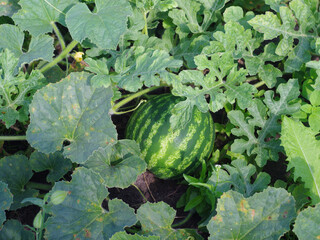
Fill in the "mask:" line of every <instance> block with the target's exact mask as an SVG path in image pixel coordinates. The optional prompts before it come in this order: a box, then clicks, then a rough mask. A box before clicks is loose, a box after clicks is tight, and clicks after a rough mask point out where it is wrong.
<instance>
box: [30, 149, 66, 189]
mask: <svg viewBox="0 0 320 240" xmlns="http://www.w3.org/2000/svg"><path fill="white" fill-rule="evenodd" d="M29 161H30V166H31V168H32V170H34V171H35V172H42V171H46V170H49V174H48V175H47V181H48V182H51V183H55V182H57V181H59V180H60V179H61V178H62V177H63V176H64V175H65V174H66V173H67V172H68V171H70V169H71V168H72V163H71V161H70V160H69V159H65V158H64V157H63V155H62V153H61V152H55V153H51V154H44V153H41V152H39V151H34V152H33V153H32V154H31V156H30V159H29Z"/></svg>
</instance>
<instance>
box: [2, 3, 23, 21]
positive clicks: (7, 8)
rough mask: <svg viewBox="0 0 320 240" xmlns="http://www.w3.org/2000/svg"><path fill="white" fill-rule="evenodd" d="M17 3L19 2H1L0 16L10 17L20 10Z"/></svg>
mask: <svg viewBox="0 0 320 240" xmlns="http://www.w3.org/2000/svg"><path fill="white" fill-rule="evenodd" d="M18 2H19V0H2V1H1V9H0V16H9V17H11V16H12V15H13V14H14V13H15V12H17V11H18V10H19V9H20V6H19V5H18Z"/></svg>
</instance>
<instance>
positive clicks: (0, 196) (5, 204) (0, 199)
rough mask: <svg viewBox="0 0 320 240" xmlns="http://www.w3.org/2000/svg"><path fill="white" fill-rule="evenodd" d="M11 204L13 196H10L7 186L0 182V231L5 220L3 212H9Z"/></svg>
mask: <svg viewBox="0 0 320 240" xmlns="http://www.w3.org/2000/svg"><path fill="white" fill-rule="evenodd" d="M12 202H13V195H12V194H11V192H10V190H9V188H8V185H7V184H6V183H4V182H2V181H0V229H1V226H2V224H3V222H4V221H5V220H6V214H5V210H9V208H10V206H11V204H12Z"/></svg>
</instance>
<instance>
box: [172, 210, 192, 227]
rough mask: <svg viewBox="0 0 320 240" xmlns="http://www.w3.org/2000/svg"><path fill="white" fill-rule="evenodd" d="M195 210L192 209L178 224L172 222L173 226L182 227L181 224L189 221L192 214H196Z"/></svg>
mask: <svg viewBox="0 0 320 240" xmlns="http://www.w3.org/2000/svg"><path fill="white" fill-rule="evenodd" d="M194 212H195V211H194V210H193V209H192V210H190V212H189V213H188V215H187V216H186V217H185V219H183V220H182V221H181V222H178V223H176V224H172V225H171V226H172V227H173V228H177V227H180V226H182V225H183V224H185V223H186V222H188V221H189V219H190V218H191V217H192V215H193V214H194Z"/></svg>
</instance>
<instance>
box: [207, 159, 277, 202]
mask: <svg viewBox="0 0 320 240" xmlns="http://www.w3.org/2000/svg"><path fill="white" fill-rule="evenodd" d="M223 169H224V171H225V170H226V171H227V174H222V175H221V170H220V172H219V176H220V179H219V181H221V182H222V183H224V182H228V183H229V184H230V185H231V186H232V189H233V190H234V191H237V192H239V193H241V194H243V196H244V197H250V196H252V195H253V194H254V193H256V192H260V191H262V190H264V189H266V188H267V187H268V184H269V183H270V182H271V177H270V175H269V174H267V173H265V172H260V173H259V174H258V175H257V176H256V177H254V175H255V174H256V171H257V170H256V167H255V166H254V165H252V164H247V162H246V161H245V160H242V159H237V160H233V161H232V162H231V165H227V164H224V165H223ZM222 171H223V170H222ZM223 176H224V177H223ZM252 179H254V181H253V182H252ZM212 180H215V176H212V177H211V178H210V179H209V180H208V182H214V181H212ZM219 181H218V182H217V184H219ZM251 182H252V183H251Z"/></svg>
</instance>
